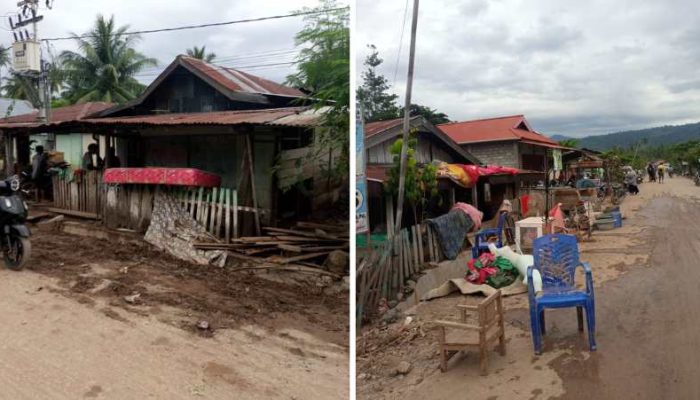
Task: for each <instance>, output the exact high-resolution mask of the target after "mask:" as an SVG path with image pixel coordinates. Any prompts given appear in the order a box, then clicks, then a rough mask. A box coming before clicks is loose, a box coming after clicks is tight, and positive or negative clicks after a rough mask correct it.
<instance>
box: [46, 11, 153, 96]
mask: <svg viewBox="0 0 700 400" xmlns="http://www.w3.org/2000/svg"><path fill="white" fill-rule="evenodd" d="M128 28H129V27H128V26H127V25H124V26H121V27H117V26H116V25H115V22H114V17H113V16H112V17H110V18H109V19H108V20H106V19H105V18H104V17H103V16H101V15H98V16H97V19H96V21H95V26H94V28H93V29H92V30H91V31H90V32H88V33H87V34H86V35H83V36H84V37H80V36H79V35H76V34H73V36H74V39H75V41H76V43H77V45H78V49H79V51H78V52H74V51H68V50H66V51H63V52H62V53H61V55H60V60H61V62H62V64H63V66H64V68H65V74H66V85H67V90H66V93H65V95H66V98H67V99H69V100H70V101H71V102H73V103H84V102H88V101H107V102H117V103H123V102H125V101H128V100H131V99H133V98H135V97H136V96H138V95H139V94H140V93H141V91H143V88H144V85H142V84H141V83H139V82H138V81H137V80H136V78H135V77H134V76H135V75H136V74H137V73H138V72H139V71H141V70H143V69H144V68H145V67H148V66H155V65H157V61H156V60H155V59H153V58H149V57H146V56H145V55H143V54H141V53H139V52H137V51H136V50H135V49H134V48H133V46H134V45H135V43H136V42H137V41H138V40H139V36H138V35H127V34H126V32H127V30H128Z"/></svg>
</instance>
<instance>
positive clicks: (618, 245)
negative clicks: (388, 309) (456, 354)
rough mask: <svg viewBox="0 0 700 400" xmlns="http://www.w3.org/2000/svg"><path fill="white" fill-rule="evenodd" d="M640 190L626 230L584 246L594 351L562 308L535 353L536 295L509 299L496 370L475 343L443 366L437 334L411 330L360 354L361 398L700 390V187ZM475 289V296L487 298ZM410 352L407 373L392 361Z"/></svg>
mask: <svg viewBox="0 0 700 400" xmlns="http://www.w3.org/2000/svg"><path fill="white" fill-rule="evenodd" d="M640 189H641V194H640V195H639V196H635V197H628V198H627V199H626V200H625V202H624V203H623V206H622V208H623V211H624V212H625V213H626V214H627V216H628V219H627V220H625V226H624V227H623V228H622V229H618V230H614V231H609V232H596V233H594V241H593V242H590V243H585V244H582V245H581V249H582V255H581V257H582V259H584V260H587V261H590V262H591V265H592V268H593V274H594V280H595V281H596V305H597V311H596V313H597V315H596V317H597V321H596V322H597V329H598V332H597V340H598V351H597V352H594V353H590V352H588V350H587V346H586V341H585V337H584V336H583V335H580V334H579V333H578V332H577V330H576V318H575V313H574V312H573V311H571V310H555V311H551V312H550V311H548V313H547V325H548V329H547V331H548V332H547V336H546V337H545V350H544V353H543V355H542V356H539V357H537V356H534V354H533V352H532V344H531V338H530V333H529V329H528V328H529V317H528V312H527V308H526V307H527V306H526V303H525V302H523V301H521V300H518V299H516V298H507V299H506V302H505V303H506V320H507V325H506V331H507V343H508V344H507V348H508V354H507V355H506V356H505V357H501V356H499V355H494V356H493V357H492V358H491V363H490V371H491V373H490V374H489V375H488V376H487V377H481V376H479V371H478V361H477V360H476V357H475V355H474V354H472V353H470V354H468V355H466V356H463V357H462V358H461V359H459V360H456V362H453V363H452V364H451V366H450V369H449V370H448V372H446V373H440V372H439V371H438V370H437V365H438V357H437V353H436V350H435V337H433V335H432V333H430V332H425V334H424V336H423V335H421V333H422V332H420V331H421V329H418V330H417V331H418V334H415V332H416V330H414V331H411V329H406V332H407V333H406V334H405V335H403V336H400V337H399V340H395V341H394V342H393V343H394V344H393V345H392V346H388V347H387V348H381V346H380V347H379V348H372V349H370V350H371V351H370V352H369V353H371V354H365V355H363V356H361V357H360V361H359V364H358V370H359V372H360V375H359V377H360V379H359V380H358V384H359V385H360V387H359V389H358V393H359V395H358V398H363V399H379V398H383V399H395V398H396V399H398V398H405V399H422V398H431V399H455V398H465V397H467V396H468V397H469V398H471V399H488V400H497V399H501V400H504V399H585V400H590V399H627V398H634V399H697V398H700V380H698V379H697V363H698V361H697V354H698V353H700V335H699V334H698V332H700V291H699V289H700V284H698V282H700V268H699V265H698V259H700V226H699V225H698V223H697V221H700V188H698V187H695V186H693V184H692V181H689V180H687V179H683V178H675V179H670V180H667V182H666V183H665V184H652V183H647V184H643V185H642V186H641V188H640ZM470 297H474V296H470ZM470 297H467V298H466V300H467V301H466V302H471V303H473V302H476V301H478V299H472V298H470ZM464 302H465V298H464V297H463V296H451V297H448V298H444V299H440V300H437V301H433V302H430V303H426V304H424V305H422V306H420V307H418V308H417V309H416V310H415V314H414V319H415V320H417V321H419V323H418V324H419V325H420V323H421V322H420V321H422V322H426V321H428V320H430V319H433V318H436V317H438V318H442V317H444V316H446V315H449V314H451V313H452V314H454V312H453V306H454V305H455V304H457V303H464ZM393 329H396V328H394V327H388V328H385V330H386V331H387V332H391V331H392V330H393ZM412 332H413V333H412ZM371 334H374V335H378V334H377V333H376V332H373V333H372V332H371V333H368V335H371ZM368 340H369V341H372V339H371V338H370V339H368ZM397 343H398V344H397ZM400 360H408V361H409V362H411V363H412V365H413V370H412V371H411V372H410V373H409V374H408V375H406V376H405V377H404V376H400V375H399V376H395V375H396V374H395V373H394V372H393V370H394V369H395V365H396V364H395V363H396V362H398V361H400Z"/></svg>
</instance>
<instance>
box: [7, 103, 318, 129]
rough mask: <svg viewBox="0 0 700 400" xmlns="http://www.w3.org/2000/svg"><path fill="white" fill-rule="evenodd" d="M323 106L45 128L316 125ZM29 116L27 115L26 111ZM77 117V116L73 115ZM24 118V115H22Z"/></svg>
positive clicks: (32, 124)
mask: <svg viewBox="0 0 700 400" xmlns="http://www.w3.org/2000/svg"><path fill="white" fill-rule="evenodd" d="M324 112H325V109H323V108H322V109H319V110H315V109H313V108H310V107H289V108H273V109H265V110H245V111H216V112H208V113H186V114H160V115H139V116H133V117H111V118H110V117H105V118H76V119H72V120H58V119H55V120H52V121H51V123H50V124H48V125H46V126H47V127H51V126H53V127H57V126H61V125H70V124H76V123H80V124H82V125H94V126H110V125H120V126H127V125H128V126H166V125H167V126H173V125H242V124H252V125H276V126H295V127H315V126H320V125H322V124H323V120H324ZM27 115H29V114H27ZM76 116H80V115H79V114H76ZM22 117H24V116H22ZM24 120H30V118H29V117H24V118H20V122H9V123H5V122H3V121H0V129H3V128H17V127H32V128H38V127H41V126H42V125H40V124H39V123H37V122H36V121H34V122H21V121H24Z"/></svg>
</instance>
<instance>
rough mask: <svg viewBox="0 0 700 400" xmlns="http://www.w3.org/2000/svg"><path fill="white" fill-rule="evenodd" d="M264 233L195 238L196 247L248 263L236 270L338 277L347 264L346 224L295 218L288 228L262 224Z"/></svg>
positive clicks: (343, 272) (343, 271) (347, 239)
mask: <svg viewBox="0 0 700 400" xmlns="http://www.w3.org/2000/svg"><path fill="white" fill-rule="evenodd" d="M263 230H264V231H265V232H266V235H265V236H251V237H242V238H237V239H231V243H219V242H213V241H207V242H196V243H195V244H194V248H195V249H197V250H206V251H213V250H220V251H226V252H227V254H228V255H229V256H231V257H232V258H235V259H237V260H240V261H245V262H248V263H250V264H252V265H251V266H248V267H245V268H241V269H240V270H244V269H245V270H254V269H277V270H283V271H297V272H306V273H319V274H324V273H327V274H330V275H331V276H334V277H336V278H337V279H340V278H341V277H342V276H344V275H347V273H348V268H349V256H348V250H349V248H350V239H349V234H348V226H347V225H343V224H339V225H327V224H319V223H314V222H297V223H296V225H295V226H294V227H292V228H274V227H264V228H263Z"/></svg>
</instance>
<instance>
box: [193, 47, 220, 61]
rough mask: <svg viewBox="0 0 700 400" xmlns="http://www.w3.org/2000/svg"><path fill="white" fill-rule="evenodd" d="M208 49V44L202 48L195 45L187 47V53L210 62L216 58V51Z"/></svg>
mask: <svg viewBox="0 0 700 400" xmlns="http://www.w3.org/2000/svg"><path fill="white" fill-rule="evenodd" d="M206 49H207V46H202V47H201V48H199V47H197V46H194V47H193V48H191V49H187V55H188V56H190V57H193V58H197V59H199V60H203V61H206V62H208V63H210V62H212V61H214V59H215V58H216V53H207V52H206Z"/></svg>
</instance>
